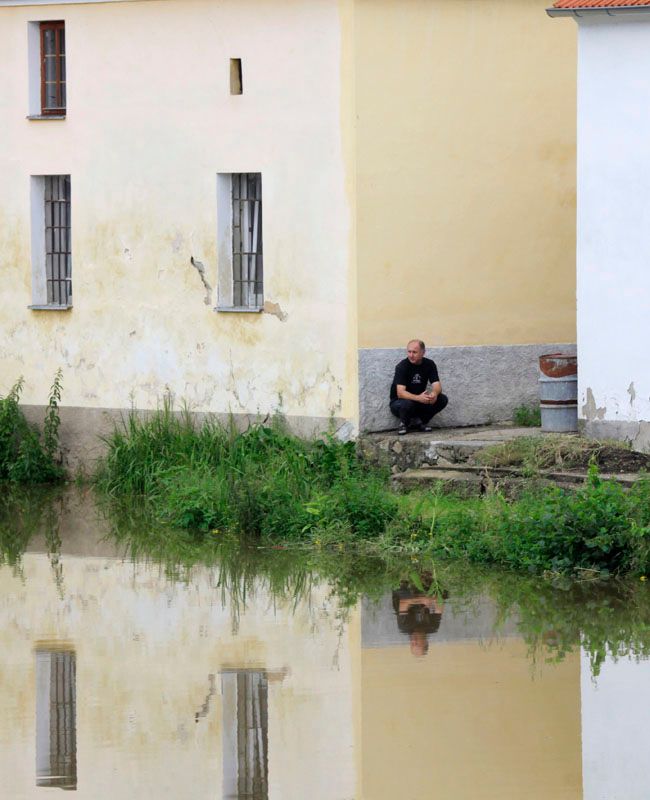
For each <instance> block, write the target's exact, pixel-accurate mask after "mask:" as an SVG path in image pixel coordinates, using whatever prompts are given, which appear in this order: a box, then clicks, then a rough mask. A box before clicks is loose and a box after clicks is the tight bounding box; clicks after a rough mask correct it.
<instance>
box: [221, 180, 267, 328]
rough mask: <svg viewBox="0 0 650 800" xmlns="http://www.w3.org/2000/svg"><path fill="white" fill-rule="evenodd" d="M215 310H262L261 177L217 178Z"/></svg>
mask: <svg viewBox="0 0 650 800" xmlns="http://www.w3.org/2000/svg"><path fill="white" fill-rule="evenodd" d="M217 243H218V250H219V272H218V286H219V300H218V304H217V310H218V311H253V312H255V311H261V310H262V307H263V305H264V252H263V246H262V175H261V174H260V173H259V172H233V173H222V174H219V175H217Z"/></svg>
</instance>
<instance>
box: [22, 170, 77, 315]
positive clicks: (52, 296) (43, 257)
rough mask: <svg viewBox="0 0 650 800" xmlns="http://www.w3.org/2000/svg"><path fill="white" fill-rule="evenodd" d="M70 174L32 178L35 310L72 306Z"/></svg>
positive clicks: (33, 289)
mask: <svg viewBox="0 0 650 800" xmlns="http://www.w3.org/2000/svg"><path fill="white" fill-rule="evenodd" d="M71 223H72V215H71V182H70V176H69V175H42V176H35V177H33V178H32V297H33V305H32V306H31V307H32V308H45V309H68V308H71V307H72V225H71Z"/></svg>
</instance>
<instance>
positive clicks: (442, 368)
mask: <svg viewBox="0 0 650 800" xmlns="http://www.w3.org/2000/svg"><path fill="white" fill-rule="evenodd" d="M405 351H406V347H403V348H391V349H368V350H360V351H359V414H360V420H359V427H360V429H361V431H381V430H387V429H389V428H394V427H396V426H397V420H396V419H395V417H393V416H392V414H391V413H390V410H389V408H388V399H389V391H390V385H391V382H392V380H393V373H394V371H395V365H396V364H397V363H398V361H400V360H401V359H402V358H404V357H405V355H406V352H405ZM558 352H561V353H570V354H575V352H576V346H575V344H566V343H564V344H526V345H488V346H483V347H437V348H431V349H430V350H427V356H428V357H429V358H432V359H433V360H434V361H435V362H436V364H437V365H438V371H439V372H440V380H441V382H442V386H443V391H444V392H445V394H446V395H448V397H449V405H448V406H447V408H446V409H445V410H444V411H442V412H441V413H440V416H437V417H435V424H436V425H440V426H441V427H445V428H455V427H462V426H465V425H485V424H489V423H492V422H504V421H506V420H510V419H512V412H513V411H514V409H515V408H517V407H518V406H521V405H526V406H535V405H537V404H538V403H539V385H538V379H539V369H538V359H539V356H541V355H544V354H545V353H558Z"/></svg>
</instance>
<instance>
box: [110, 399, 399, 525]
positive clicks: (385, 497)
mask: <svg viewBox="0 0 650 800" xmlns="http://www.w3.org/2000/svg"><path fill="white" fill-rule="evenodd" d="M107 445H108V455H107V458H106V460H105V462H104V464H103V465H102V467H101V468H100V471H99V473H98V476H97V483H98V486H99V487H100V488H101V489H102V490H103V491H104V492H106V493H107V494H109V495H111V496H114V497H124V496H129V495H130V496H133V495H141V496H144V497H146V498H147V501H148V503H149V504H150V506H151V507H152V508H153V509H154V510H155V513H156V516H157V518H158V519H159V520H160V521H161V522H163V523H165V524H169V525H173V526H176V527H180V528H186V529H190V530H192V531H193V532H194V533H195V535H196V537H197V538H200V537H201V536H204V535H205V534H206V533H208V532H210V531H214V530H218V531H229V532H235V533H241V534H245V535H248V536H255V537H259V538H262V539H266V540H295V539H305V538H309V537H313V536H316V535H317V533H318V531H320V530H325V531H332V530H337V531H339V532H340V533H341V535H345V534H348V533H349V534H352V535H356V536H360V537H369V536H372V535H376V534H377V533H378V532H380V531H382V530H384V529H385V528H386V527H387V526H388V525H389V524H390V523H391V522H392V521H393V520H394V519H395V518H396V516H397V505H398V503H397V498H396V497H395V496H394V495H393V494H392V493H391V492H389V491H387V490H386V481H387V475H386V473H385V472H383V471H382V470H378V469H370V468H368V467H367V466H366V465H364V464H362V463H361V462H360V461H359V460H358V459H357V456H356V450H355V445H354V444H353V443H351V442H348V443H343V442H339V441H337V440H336V439H335V438H334V437H332V436H327V437H325V438H323V439H318V440H315V441H305V440H302V439H299V438H297V437H295V436H291V435H290V434H289V433H287V431H286V429H285V427H284V425H283V424H282V422H281V420H275V421H274V422H273V423H272V424H271V425H270V426H263V425H253V426H252V427H250V428H249V429H248V430H247V431H245V432H243V433H240V432H238V431H237V430H235V428H234V427H232V426H230V427H228V426H222V425H219V424H217V423H216V422H215V421H213V420H212V419H207V420H205V421H204V422H203V423H201V424H197V423H195V421H194V419H193V418H192V417H191V416H190V415H189V414H188V413H186V412H180V413H175V412H174V411H173V409H172V408H171V406H170V404H169V403H166V404H165V406H164V407H163V408H162V409H161V410H160V411H158V412H157V413H155V414H153V415H150V416H149V417H146V418H143V417H140V416H138V415H137V414H135V413H133V414H130V415H129V416H128V417H127V418H126V419H125V420H124V422H123V425H122V427H121V428H119V429H117V430H115V431H114V433H113V434H112V436H111V437H109V439H108V440H107Z"/></svg>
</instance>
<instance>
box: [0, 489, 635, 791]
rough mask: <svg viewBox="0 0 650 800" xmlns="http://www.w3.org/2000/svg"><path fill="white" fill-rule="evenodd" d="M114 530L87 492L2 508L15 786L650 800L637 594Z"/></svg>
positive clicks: (7, 752)
mask: <svg viewBox="0 0 650 800" xmlns="http://www.w3.org/2000/svg"><path fill="white" fill-rule="evenodd" d="M34 502H35V501H34ZM113 533H115V527H114V524H113V522H111V520H106V519H103V518H102V517H101V516H100V515H98V513H97V511H96V509H95V508H94V506H93V504H92V501H91V498H90V496H89V494H88V493H72V494H68V495H66V496H65V497H63V498H54V499H52V498H50V500H49V501H48V502H46V503H45V505H44V506H41V510H40V511H39V512H38V513H37V512H36V511H35V510H34V504H33V503H32V501H30V500H29V499H27V500H25V498H23V499H22V500H21V501H20V503H18V504H14V505H11V504H5V513H4V517H3V518H2V520H1V522H0V543H1V544H2V560H3V563H2V566H0V698H1V707H2V709H3V712H4V713H3V714H2V715H1V716H0V771H1V773H2V775H3V781H2V789H0V796H2V797H7V798H12V800H22V798H44V797H46V796H52V795H54V796H56V794H57V793H58V792H60V791H64V790H65V791H74V792H75V793H76V796H77V797H79V798H80V800H82V798H88V799H89V800H91V799H92V800H104V798H106V800H108V798H111V799H114V798H116V799H119V798H125V800H126V798H136V797H137V798H139V799H140V800H143V799H145V798H151V799H152V800H153V799H154V798H155V799H156V800H161V799H162V798H170V800H171V799H172V798H173V799H174V800H185V798H187V800H189V799H190V798H192V800H196V799H197V798H206V800H207V798H210V799H211V800H214V799H215V798H216V799H219V798H239V799H240V800H243V798H252V799H254V800H267V799H271V798H272V799H275V798H277V799H278V800H280V798H282V800H293V799H294V798H295V800H303V799H304V798H310V799H313V800H315V799H316V798H323V800H389V798H390V800H393V798H395V797H399V798H403V799H404V800H410V799H411V798H412V799H413V800H415V799H416V798H418V800H419V799H420V798H453V799H454V800H465V799H467V800H482V799H483V798H486V799H487V798H494V799H495V800H496V798H498V799H499V800H521V799H522V798H540V800H541V799H542V798H544V800H547V799H549V798H552V799H553V800H562V799H563V798H567V800H568V799H569V798H571V800H574V799H575V800H578V799H579V798H584V800H600V798H602V799H603V800H605V799H606V800H613V799H614V798H619V797H620V798H625V800H634V799H635V798H647V797H648V796H650V775H649V774H648V772H647V769H646V759H645V754H646V751H647V749H648V744H649V737H648V734H647V721H646V720H647V709H648V701H649V699H650V664H649V662H648V661H647V660H646V654H647V645H648V640H649V638H650V637H649V636H648V631H649V630H650V626H648V624H647V620H648V618H649V617H648V616H646V614H650V610H649V608H650V603H649V601H648V597H647V591H646V587H645V586H643V585H634V586H628V585H620V586H616V587H607V588H606V589H603V588H602V587H601V588H597V589H585V588H584V587H583V588H580V589H579V590H577V591H576V590H571V589H569V588H568V587H566V586H563V587H556V586H551V585H549V584H548V583H547V584H541V585H538V584H536V583H530V582H523V581H520V580H519V579H513V578H510V577H503V576H497V577H496V578H495V577H494V576H490V575H487V576H486V575H484V574H479V573H476V572H472V571H461V572H460V573H456V572H454V571H453V570H451V571H448V570H445V568H444V567H440V568H439V569H436V568H435V566H434V569H433V570H432V568H431V565H422V564H419V563H414V562H413V561H411V559H407V560H406V561H405V562H404V564H403V565H402V564H397V565H395V564H392V565H391V566H390V570H389V569H388V567H387V568H386V570H384V571H382V569H381V565H379V569H377V570H376V574H375V573H374V572H373V571H372V569H374V568H376V567H377V565H376V564H375V565H374V567H372V569H371V566H372V565H371V566H368V565H366V564H365V563H364V564H361V562H360V561H359V560H358V559H357V561H356V562H355V560H354V559H351V560H350V562H349V565H348V564H347V562H345V559H344V558H343V556H341V555H337V556H336V558H337V559H338V562H327V561H324V562H323V564H324V566H322V567H321V566H319V564H320V562H315V563H314V564H310V566H309V569H303V568H302V567H301V565H300V558H302V557H299V558H298V561H297V562H296V561H292V560H291V559H290V557H289V556H288V555H287V554H284V553H281V552H277V553H268V552H261V553H259V554H253V555H251V554H250V553H247V554H245V555H244V554H237V553H234V554H233V553H230V554H229V555H228V557H227V559H229V560H227V559H226V558H225V557H224V560H222V562H220V563H211V564H207V565H206V564H193V565H192V566H188V565H187V564H185V565H180V564H179V565H176V566H175V565H174V564H170V562H169V561H166V562H165V563H162V564H161V563H159V562H158V561H156V560H154V559H152V558H148V557H147V556H146V554H145V553H144V552H142V551H141V552H140V554H139V556H138V557H137V558H135V557H133V551H132V549H131V548H129V547H128V537H126V539H125V538H122V539H121V540H120V541H117V540H116V539H115V538H114V537H113V536H112V534H113ZM332 563H338V564H339V571H338V572H337V571H336V570H335V569H334V567H332V566H331V564H332ZM319 570H320V573H319ZM346 570H347V571H346ZM434 570H435V571H434Z"/></svg>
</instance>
